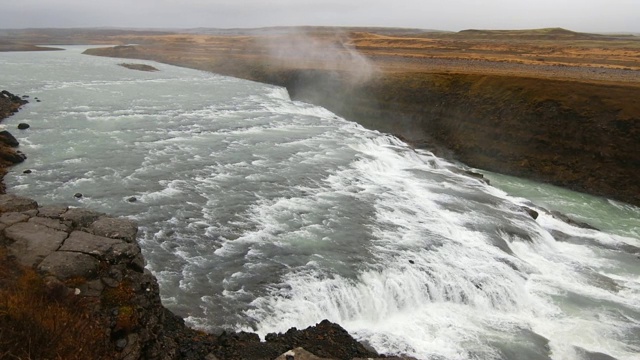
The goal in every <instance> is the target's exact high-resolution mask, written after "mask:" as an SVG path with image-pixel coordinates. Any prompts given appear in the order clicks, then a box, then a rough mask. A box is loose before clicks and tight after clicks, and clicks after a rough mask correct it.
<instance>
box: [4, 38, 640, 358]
mask: <svg viewBox="0 0 640 360" xmlns="http://www.w3.org/2000/svg"><path fill="white" fill-rule="evenodd" d="M81 50H82V49H81V48H77V47H71V48H70V49H69V50H68V51H66V52H50V53H35V54H32V53H29V54H17V53H16V54H10V53H2V54H0V76H2V78H3V79H6V80H5V81H6V84H5V86H7V88H8V89H10V90H12V91H15V92H20V93H28V94H29V95H31V96H32V97H34V96H38V97H39V98H41V99H42V100H43V102H42V103H34V104H30V105H29V106H28V107H27V108H26V110H24V111H21V112H20V113H18V114H17V115H16V116H14V117H12V118H10V119H8V120H7V121H6V124H8V125H9V126H13V125H11V124H14V123H18V122H21V121H24V120H29V122H30V123H31V125H32V127H31V128H30V129H29V131H27V132H21V133H20V136H21V138H20V141H21V143H22V144H23V145H22V147H23V151H24V152H26V153H27V154H28V155H29V160H28V161H27V162H26V163H25V164H23V165H20V166H17V167H15V168H14V170H13V171H12V172H11V173H10V174H9V175H8V176H7V178H6V181H7V183H8V184H9V188H10V189H11V191H12V192H14V193H18V194H24V195H27V196H32V197H36V199H37V200H38V201H39V202H40V203H43V204H46V203H60V202H62V203H67V204H70V205H78V204H82V205H83V206H87V207H90V208H93V209H95V210H98V211H105V212H109V213H112V214H116V215H123V216H129V217H131V218H133V219H136V220H137V221H139V223H140V230H141V231H140V233H141V234H140V238H139V241H140V243H141V245H142V247H143V251H144V254H145V257H146V259H147V262H148V266H147V267H148V268H149V269H150V270H152V271H153V272H154V273H155V275H156V276H157V277H158V279H159V281H160V285H161V289H162V298H163V302H164V303H165V304H166V305H167V306H169V307H170V308H171V309H172V310H174V311H176V312H177V313H178V314H180V315H182V316H184V317H185V318H186V320H187V322H188V323H190V324H192V325H194V326H198V327H201V328H204V329H209V330H213V331H216V330H220V329H234V330H238V329H244V330H252V331H257V332H258V333H259V334H261V335H262V336H264V335H266V334H267V333H269V332H273V331H285V330H287V329H288V328H289V327H292V326H295V327H298V328H302V327H306V326H309V325H312V324H315V323H317V322H319V321H320V320H322V319H325V318H326V319H329V320H332V321H336V322H338V323H340V324H341V325H343V326H344V327H346V328H347V329H348V330H349V331H350V332H351V333H353V334H355V336H357V337H358V338H359V339H361V340H363V341H366V342H368V343H369V344H371V345H372V346H374V347H375V348H376V349H377V350H379V351H381V352H392V353H404V354H409V355H412V356H416V357H418V358H424V359H547V358H549V357H551V358H553V359H582V358H584V355H583V354H584V351H590V352H601V353H604V354H608V355H611V356H614V357H616V358H618V359H633V358H635V357H636V354H637V353H639V352H640V340H638V339H639V338H640V336H638V335H640V280H639V279H640V266H639V265H638V260H637V249H639V248H640V240H639V236H638V234H639V233H640V230H639V229H638V227H639V225H638V223H637V222H638V218H639V217H640V210H639V209H637V208H635V207H631V206H628V205H624V204H619V203H615V202H607V201H602V202H597V201H595V202H591V200H585V199H583V198H579V200H578V201H577V202H586V203H588V204H587V205H588V206H587V205H585V206H587V209H588V210H586V211H582V212H581V210H580V209H574V208H573V207H572V206H574V205H572V204H573V203H574V201H573V200H572V199H575V197H574V195H570V196H569V195H564V193H563V192H562V191H560V190H555V189H545V190H540V191H539V192H540V193H541V194H544V195H545V196H548V198H554V196H563V197H562V200H561V201H560V200H559V202H562V204H563V206H569V207H571V210H572V211H571V212H570V214H571V215H574V216H577V218H578V219H579V220H581V221H587V220H590V219H589V218H588V215H585V213H598V214H603V213H607V212H613V211H614V210H612V209H615V211H619V214H622V215H621V216H619V218H621V219H622V222H620V224H622V225H621V226H622V227H621V229H619V231H607V232H603V231H596V230H588V229H580V228H576V227H574V226H571V225H568V224H565V223H563V222H561V221H560V220H558V219H556V218H554V217H552V216H551V215H548V214H546V213H545V212H544V211H543V209H542V208H540V207H537V206H536V205H534V204H532V203H531V201H529V200H528V199H526V198H525V197H516V196H512V195H509V194H508V193H507V192H505V191H502V190H498V189H496V188H493V187H491V186H488V185H486V184H484V183H483V182H481V181H479V180H478V179H476V178H473V177H470V176H467V175H465V173H464V170H466V168H464V167H463V166H461V165H459V164H453V163H450V162H448V161H446V160H443V159H440V158H438V157H436V156H434V154H433V153H431V152H429V151H426V150H418V151H414V150H413V149H411V148H410V147H408V146H407V145H406V144H404V143H403V142H402V141H400V140H399V139H397V138H395V137H393V136H388V135H385V134H381V133H379V132H376V131H370V130H366V129H363V128H362V127H360V126H358V125H357V124H354V123H352V122H348V121H346V120H345V119H341V118H339V117H337V116H336V115H334V114H333V113H331V112H329V111H328V110H326V109H323V108H320V107H317V106H312V105H309V104H304V103H300V102H294V101H291V100H290V99H289V96H288V94H287V92H286V90H285V89H282V88H278V87H273V86H266V85H262V84H257V83H251V82H245V81H240V80H236V79H231V78H226V77H221V76H217V75H213V74H207V73H203V72H198V71H193V70H188V69H181V68H176V67H171V66H167V65H163V64H153V65H154V66H155V67H157V68H159V69H160V70H161V71H159V72H154V73H144V72H136V71H131V70H129V69H124V68H121V67H119V66H117V65H116V64H117V63H118V62H119V60H117V59H104V58H94V57H88V56H82V55H80V52H81ZM145 63H148V62H145ZM52 67H53V69H52ZM24 73H29V74H31V78H30V79H27V80H25V79H24V77H22V76H20V75H19V74H24ZM35 114H37V116H34V115H35ZM31 116H33V118H32V119H30V117H31ZM61 144H62V145H61ZM24 168H30V169H33V173H32V174H29V175H26V174H22V169H24ZM492 181H493V179H492ZM510 181H513V183H512V188H519V189H521V188H522V187H526V186H530V187H532V186H536V185H531V184H530V183H527V182H525V181H522V182H519V180H510ZM507 188H508V187H507ZM76 192H81V193H83V194H84V195H85V196H84V197H83V198H82V199H81V200H76V199H74V198H73V194H74V193H76ZM131 196H135V197H136V198H137V201H136V202H129V201H127V200H128V199H129V198H130V197H131ZM543 205H544V206H549V204H548V203H545V204H543ZM523 206H528V207H532V208H534V209H536V210H538V211H539V212H540V216H539V217H538V219H537V220H533V219H532V218H531V217H530V216H529V215H527V213H526V212H524V211H523V210H522V207H523ZM618 220H619V219H615V218H611V219H609V218H607V219H602V222H603V223H604V224H605V225H607V224H608V226H610V227H611V228H613V229H614V230H616V229H615V224H616V221H618Z"/></svg>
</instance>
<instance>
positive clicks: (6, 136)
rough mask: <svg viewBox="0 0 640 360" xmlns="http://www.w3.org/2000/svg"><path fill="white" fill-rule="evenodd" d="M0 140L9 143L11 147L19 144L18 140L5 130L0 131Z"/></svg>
mask: <svg viewBox="0 0 640 360" xmlns="http://www.w3.org/2000/svg"><path fill="white" fill-rule="evenodd" d="M0 142H1V143H4V144H6V145H9V146H11V147H16V146H18V145H20V143H19V142H18V140H16V138H15V137H14V136H13V135H11V133H10V132H8V131H6V130H3V131H0Z"/></svg>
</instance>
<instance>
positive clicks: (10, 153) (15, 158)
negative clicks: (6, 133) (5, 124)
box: [0, 148, 27, 164]
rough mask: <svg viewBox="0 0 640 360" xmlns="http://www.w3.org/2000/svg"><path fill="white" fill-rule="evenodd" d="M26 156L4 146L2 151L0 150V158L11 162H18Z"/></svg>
mask: <svg viewBox="0 0 640 360" xmlns="http://www.w3.org/2000/svg"><path fill="white" fill-rule="evenodd" d="M26 158H27V157H26V156H25V155H24V154H23V153H21V152H20V151H15V150H13V149H11V148H6V149H4V151H0V159H2V160H5V161H8V162H10V163H12V164H19V163H21V162H23V161H24V159H26Z"/></svg>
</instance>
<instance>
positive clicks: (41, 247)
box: [0, 194, 176, 359]
mask: <svg viewBox="0 0 640 360" xmlns="http://www.w3.org/2000/svg"><path fill="white" fill-rule="evenodd" d="M0 212H1V214H0V231H1V232H0V239H1V240H0V241H1V243H2V244H4V245H5V246H6V248H7V250H8V253H9V255H10V256H12V257H13V258H14V259H15V261H16V262H17V263H19V264H21V265H22V266H25V267H29V268H35V269H37V271H38V273H40V274H41V276H43V277H44V278H45V280H46V282H47V283H48V284H56V285H58V286H62V287H64V289H66V290H65V291H66V292H67V293H73V294H75V295H76V296H80V297H87V298H90V301H89V303H91V304H94V306H95V308H94V310H93V314H94V316H95V317H96V318H98V319H101V322H102V323H103V325H104V332H105V334H107V335H108V339H109V341H110V342H111V343H112V345H113V347H114V348H115V349H116V350H117V351H118V352H119V353H121V354H122V355H123V356H122V358H123V359H172V358H175V353H176V344H175V342H173V341H172V340H171V339H170V338H167V337H166V336H164V330H163V325H162V324H163V322H164V320H165V316H166V314H167V312H168V310H166V309H165V308H164V307H163V306H162V304H161V302H160V296H159V289H158V283H157V281H156V279H155V277H154V276H153V275H152V274H151V273H150V272H149V271H147V270H145V269H144V259H143V257H142V254H141V251H140V247H139V246H138V244H137V243H136V239H135V237H136V233H137V225H136V224H135V223H134V222H132V221H130V220H128V219H118V218H112V217H109V216H106V215H104V214H100V213H97V212H93V211H90V210H86V209H78V208H67V207H38V205H37V203H36V202H35V201H33V200H30V199H26V198H22V197H17V196H14V195H9V194H4V195H0Z"/></svg>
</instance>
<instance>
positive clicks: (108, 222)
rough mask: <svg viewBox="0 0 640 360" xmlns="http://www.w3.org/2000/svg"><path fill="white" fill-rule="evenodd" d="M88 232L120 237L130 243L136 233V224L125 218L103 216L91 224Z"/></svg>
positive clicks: (113, 237) (114, 237)
mask: <svg viewBox="0 0 640 360" xmlns="http://www.w3.org/2000/svg"><path fill="white" fill-rule="evenodd" d="M89 232H91V233H92V234H94V235H98V236H104V237H108V238H112V239H122V240H124V241H126V242H130V243H132V242H134V241H135V240H136V236H137V235H138V224H137V223H136V222H135V221H133V220H129V219H125V218H112V217H108V216H103V217H101V218H99V219H98V220H96V221H94V222H93V223H92V224H91V226H90V227H89Z"/></svg>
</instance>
